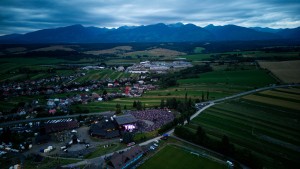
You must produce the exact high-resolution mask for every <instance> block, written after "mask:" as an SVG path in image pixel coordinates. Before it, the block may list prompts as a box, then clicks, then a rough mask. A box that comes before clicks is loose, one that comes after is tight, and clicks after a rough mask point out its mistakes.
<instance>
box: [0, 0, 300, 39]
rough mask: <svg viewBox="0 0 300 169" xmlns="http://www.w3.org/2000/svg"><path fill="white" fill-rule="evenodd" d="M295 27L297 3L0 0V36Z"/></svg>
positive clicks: (252, 0)
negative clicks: (166, 27)
mask: <svg viewBox="0 0 300 169" xmlns="http://www.w3.org/2000/svg"><path fill="white" fill-rule="evenodd" d="M176 22H182V23H193V24H195V25H198V26H202V27H203V26H206V25H208V24H214V25H226V24H235V25H240V26H246V27H255V26H260V27H271V28H294V27H298V26H300V0H0V35H4V34H10V33H26V32H30V31H34V30H38V29H45V28H54V27H60V26H68V25H72V24H82V25H84V26H96V27H109V28H112V27H119V26H123V25H129V26H131V25H148V24H155V23H167V24H169V23H176Z"/></svg>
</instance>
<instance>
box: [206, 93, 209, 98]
mask: <svg viewBox="0 0 300 169" xmlns="http://www.w3.org/2000/svg"><path fill="white" fill-rule="evenodd" d="M208 98H209V91H207V92H206V100H208Z"/></svg>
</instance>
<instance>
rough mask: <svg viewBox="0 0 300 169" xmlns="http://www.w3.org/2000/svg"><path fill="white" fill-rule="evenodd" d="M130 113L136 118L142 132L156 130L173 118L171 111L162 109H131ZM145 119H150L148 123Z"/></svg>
mask: <svg viewBox="0 0 300 169" xmlns="http://www.w3.org/2000/svg"><path fill="white" fill-rule="evenodd" d="M130 113H131V114H132V115H133V116H134V117H135V118H137V119H138V123H137V125H138V128H139V129H140V130H141V131H142V132H149V131H153V130H156V129H158V128H160V127H161V126H163V125H165V124H167V123H169V122H171V121H173V120H174V118H175V116H174V114H173V113H172V112H170V111H168V110H164V109H151V110H142V111H132V112H130ZM147 121H150V123H147ZM151 122H152V123H151Z"/></svg>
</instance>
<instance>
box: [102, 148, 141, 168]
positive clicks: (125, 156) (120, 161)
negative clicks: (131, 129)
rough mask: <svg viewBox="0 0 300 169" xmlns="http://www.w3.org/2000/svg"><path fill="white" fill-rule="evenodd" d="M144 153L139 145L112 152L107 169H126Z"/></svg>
mask: <svg viewBox="0 0 300 169" xmlns="http://www.w3.org/2000/svg"><path fill="white" fill-rule="evenodd" d="M143 154H144V151H143V149H142V147H140V146H139V145H137V146H134V147H132V148H130V149H129V150H127V151H125V152H124V153H121V154H119V153H114V154H113V155H112V156H111V158H110V161H109V162H108V163H107V168H109V169H126V168H130V166H132V165H133V164H134V163H136V162H137V161H138V160H139V159H140V158H141V157H142V156H143Z"/></svg>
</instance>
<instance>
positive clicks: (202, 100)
mask: <svg viewBox="0 0 300 169" xmlns="http://www.w3.org/2000/svg"><path fill="white" fill-rule="evenodd" d="M201 102H204V92H202V98H201Z"/></svg>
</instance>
